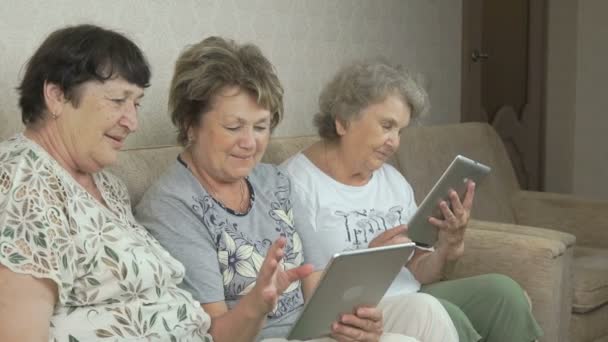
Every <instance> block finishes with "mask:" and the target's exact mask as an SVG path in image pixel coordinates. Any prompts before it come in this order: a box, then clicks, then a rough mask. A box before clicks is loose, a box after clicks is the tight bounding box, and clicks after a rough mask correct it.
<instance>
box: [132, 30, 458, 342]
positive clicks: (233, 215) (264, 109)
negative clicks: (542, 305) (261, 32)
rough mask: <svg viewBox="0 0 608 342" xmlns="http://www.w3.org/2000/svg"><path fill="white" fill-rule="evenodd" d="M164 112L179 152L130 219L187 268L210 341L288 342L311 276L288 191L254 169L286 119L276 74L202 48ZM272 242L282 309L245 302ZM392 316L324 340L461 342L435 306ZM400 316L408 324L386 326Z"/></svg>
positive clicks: (184, 62) (421, 299) (419, 305)
mask: <svg viewBox="0 0 608 342" xmlns="http://www.w3.org/2000/svg"><path fill="white" fill-rule="evenodd" d="M169 107H170V112H171V119H172V121H173V123H174V125H175V126H176V127H177V131H178V141H179V142H180V143H181V144H182V145H183V146H184V149H183V151H182V152H181V153H180V154H179V155H178V156H177V158H176V161H175V163H174V164H173V165H172V166H171V167H170V168H169V169H168V171H167V172H166V173H165V174H164V175H163V176H162V177H161V178H160V179H159V180H158V181H157V182H156V183H155V184H154V185H152V186H151V188H150V189H148V191H147V192H146V193H145V195H144V197H143V198H142V201H141V202H140V204H139V205H138V206H137V208H136V216H137V218H138V219H139V220H140V221H141V222H142V223H143V224H144V225H145V226H146V227H147V228H148V229H149V230H150V231H151V232H152V234H153V235H154V236H155V237H157V238H158V240H159V241H160V243H161V244H162V245H163V246H164V247H165V248H167V249H168V250H169V251H170V252H171V253H172V254H173V255H175V256H176V258H177V259H179V260H180V261H181V262H182V263H184V265H186V276H185V281H184V283H183V288H185V289H186V290H188V291H189V292H191V293H192V294H193V296H194V298H195V299H196V300H198V301H200V302H201V303H202V306H203V308H204V309H205V311H206V312H207V313H209V315H210V316H211V318H212V324H211V331H210V332H211V334H212V335H213V337H214V340H216V341H231V342H232V341H249V340H253V339H255V338H257V339H267V338H284V337H286V336H287V334H288V332H289V329H290V327H291V326H292V325H293V323H294V322H295V320H296V319H297V318H298V316H299V314H300V313H301V311H302V308H303V305H304V302H305V300H306V299H307V298H308V295H307V293H302V282H301V279H302V278H305V277H306V276H308V274H309V273H310V272H311V271H312V269H311V267H310V265H307V264H305V261H306V258H307V256H306V254H305V253H304V252H303V250H302V241H301V240H300V236H299V234H298V230H299V229H298V227H297V226H298V222H297V221H295V220H294V219H293V210H292V201H293V196H294V193H293V189H292V182H291V180H290V178H289V177H288V175H287V174H286V173H284V172H283V171H281V170H279V169H278V168H277V167H276V166H273V165H269V164H264V163H260V160H261V158H262V156H263V154H264V152H265V151H266V147H267V146H268V142H269V139H270V135H271V132H272V131H273V129H274V128H275V127H276V126H277V125H278V124H279V122H280V121H281V118H282V116H283V88H282V86H281V83H280V82H279V79H278V77H277V75H276V73H275V70H274V67H273V66H272V64H271V63H270V62H269V61H268V60H267V59H266V57H264V56H263V54H262V53H261V51H260V50H259V49H258V48H257V47H255V46H254V45H250V44H245V45H239V44H237V43H235V42H233V41H230V40H225V39H222V38H219V37H211V38H207V39H205V40H203V41H201V42H200V43H197V44H194V45H192V46H190V47H188V48H187V49H186V50H185V51H184V52H183V53H182V54H181V55H180V57H179V58H178V60H177V62H176V65H175V73H174V76H173V80H172V82H171V91H170V95H169ZM272 241H279V242H278V243H280V245H281V247H282V249H281V251H282V254H281V259H280V264H281V266H280V267H278V268H277V269H276V270H275V273H274V275H273V277H272V279H274V280H275V282H276V284H277V286H276V293H277V294H278V297H268V298H266V297H264V299H266V300H264V301H261V300H253V299H252V298H256V297H251V295H250V294H251V293H252V292H260V291H259V289H258V288H259V287H260V283H259V279H260V277H261V276H262V273H263V269H262V268H261V262H262V260H263V258H264V255H266V254H267V253H268V251H269V247H270V246H271V244H272ZM311 242H312V241H311ZM275 243H277V242H275ZM285 274H294V276H293V277H290V278H288V277H286V276H285ZM261 293H262V294H264V292H261ZM387 305H391V303H388V304H387ZM392 305H393V306H395V307H396V308H395V309H394V310H393V316H394V317H387V316H383V312H382V310H381V309H380V308H374V307H361V308H358V309H357V310H356V312H354V313H344V314H343V315H341V317H339V319H337V320H336V321H335V322H333V323H332V322H328V323H327V324H328V326H330V324H331V331H332V333H331V337H328V338H324V339H321V340H334V339H335V340H338V341H378V340H382V341H409V340H411V338H409V337H407V335H411V336H414V337H415V338H418V339H421V340H423V341H437V342H440V341H455V340H456V339H457V337H456V331H455V329H454V327H453V325H452V323H451V321H450V319H449V317H448V315H447V313H446V312H445V310H444V309H443V308H442V307H441V304H439V302H437V301H436V300H435V299H434V298H432V297H431V296H428V295H422V294H417V295H415V296H412V297H411V298H408V300H403V301H400V302H398V303H397V304H394V303H393V304H392ZM406 313H407V314H406ZM399 314H404V315H407V316H409V317H411V319H410V320H408V322H399V324H394V323H391V322H398V320H397V319H396V317H397V316H398V315H399ZM230 319H232V320H233V321H235V322H237V321H238V322H239V326H238V328H237V329H235V326H234V325H230V324H227V323H225V322H226V321H229V320H230ZM391 319H392V320H391ZM260 328H261V329H262V330H261V333H260V334H258V330H259V329H260Z"/></svg>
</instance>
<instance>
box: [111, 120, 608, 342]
mask: <svg viewBox="0 0 608 342" xmlns="http://www.w3.org/2000/svg"><path fill="white" fill-rule="evenodd" d="M316 139H317V138H316V137H293V138H275V139H272V141H271V144H270V145H269V148H268V151H267V152H266V155H265V157H264V161H265V162H271V163H280V162H281V161H283V160H284V159H285V158H287V157H288V156H290V155H292V154H293V153H295V152H297V151H299V150H301V149H302V148H304V147H306V146H307V145H309V144H310V143H312V142H313V141H315V140H316ZM179 151H180V148H179V147H175V146H164V147H154V148H142V149H133V150H127V151H124V152H122V153H121V156H120V160H119V162H118V164H117V166H115V167H114V168H113V171H114V172H115V173H116V174H118V175H119V176H120V177H122V178H123V179H124V180H125V181H126V183H127V186H128V188H129V192H130V194H131V198H132V200H133V202H134V203H137V201H139V199H140V198H141V195H142V193H143V191H144V190H145V189H146V187H147V186H148V185H149V184H150V183H151V182H152V181H153V180H154V179H156V178H157V177H158V176H159V175H160V173H162V171H163V169H164V168H165V167H166V166H167V165H169V163H172V162H174V160H175V158H176V156H177V153H178V152H179ZM459 153H460V154H464V155H466V156H469V157H471V158H475V159H478V160H480V161H482V162H484V163H486V164H488V165H491V166H492V167H493V169H494V170H493V173H492V174H491V176H490V177H489V178H488V179H486V181H485V183H484V184H483V185H482V186H480V187H479V189H478V195H477V201H476V202H475V207H474V211H473V216H474V217H475V218H477V219H479V220H473V221H472V222H471V224H470V228H471V229H469V230H468V233H467V237H466V248H467V250H466V253H465V256H464V257H463V258H462V259H461V260H460V261H459V263H458V264H457V265H456V267H455V269H454V270H453V271H452V272H451V273H450V274H449V275H448V277H449V278H458V277H465V276H470V275H475V274H483V273H488V272H498V273H502V274H507V275H509V276H511V277H513V278H514V279H515V280H516V281H518V282H519V283H520V284H521V285H522V286H523V287H524V288H525V289H526V291H527V292H528V293H529V295H530V297H531V299H532V303H533V310H534V314H535V316H536V317H537V319H538V321H539V323H540V325H541V326H542V327H543V329H544V331H545V336H544V337H543V338H542V341H551V342H553V341H567V340H568V336H569V326H570V321H571V310H572V294H573V281H572V280H573V275H572V266H573V264H576V265H577V267H576V268H575V273H576V275H577V277H578V279H577V280H580V278H581V277H585V276H589V278H588V280H585V281H581V282H579V281H575V284H576V286H577V287H576V288H577V292H575V298H576V300H577V302H575V315H574V318H573V319H572V322H573V323H572V332H573V333H574V334H575V335H576V336H577V337H574V338H573V339H572V341H591V340H593V338H595V337H597V336H595V335H596V333H595V332H594V333H593V336H591V334H588V333H587V330H589V329H591V330H594V331H600V330H601V328H605V326H607V325H608V324H602V323H601V322H599V323H598V321H597V320H598V318H596V317H595V314H593V313H591V314H587V313H580V314H579V311H578V310H579V309H580V307H577V306H576V305H579V304H582V305H583V306H585V305H587V306H585V308H587V307H589V306H588V304H589V302H588V301H589V300H591V299H593V300H595V297H594V296H595V295H594V294H592V293H591V292H593V291H592V288H591V285H595V284H596V283H594V282H593V281H596V280H597V279H595V278H593V279H591V278H592V276H593V274H592V273H593V271H592V270H588V269H586V268H585V265H581V263H579V262H578V261H577V257H578V256H580V257H581V258H591V259H593V258H595V257H597V256H598V255H596V254H595V253H596V251H598V250H599V249H598V248H601V247H606V246H607V245H608V238H607V237H608V230H606V229H603V230H602V228H606V222H607V220H606V218H605V217H602V216H601V215H606V214H605V213H606V212H608V210H605V209H608V204H607V203H604V202H592V201H584V202H579V201H577V200H573V199H571V198H570V197H569V196H560V195H550V194H539V193H530V192H525V191H521V190H520V189H519V185H518V184H517V181H516V178H515V175H514V172H513V169H512V167H511V164H510V163H509V160H508V157H507V155H506V153H505V150H504V147H503V145H502V143H501V142H500V140H499V139H498V137H497V135H496V133H495V132H494V131H493V130H492V129H491V128H490V127H489V126H487V125H484V124H458V125H450V126H436V127H417V128H410V129H408V130H407V131H406V132H405V133H404V136H403V138H402V144H401V148H400V150H399V152H398V153H397V155H396V158H395V159H394V160H393V164H394V165H395V166H396V167H397V168H398V169H399V170H400V171H401V172H403V173H404V174H405V176H406V178H407V179H408V180H409V181H410V183H411V184H412V186H413V187H414V189H415V192H416V196H417V199H418V201H420V200H421V199H422V197H423V196H424V195H425V194H426V192H427V191H428V190H429V189H430V187H431V186H432V184H433V183H434V182H435V180H436V179H437V178H438V177H439V175H440V173H441V172H442V171H443V170H444V168H445V167H446V166H447V165H448V164H449V162H450V161H451V159H452V158H453V157H454V156H455V155H456V154H459ZM587 205H590V206H591V207H587ZM604 208H605V209H604ZM566 209H567V210H566ZM570 210H572V211H573V212H574V213H573V215H574V216H572V217H573V218H568V219H567V218H566V215H567V213H566V211H570ZM596 210H597V211H596ZM602 210H603V211H602ZM590 213H594V214H593V215H587V214H590ZM589 216H591V217H589ZM568 217H570V216H568ZM490 221H493V222H490ZM497 222H501V223H497ZM531 226H537V227H553V228H556V229H559V230H561V231H563V232H560V231H556V230H549V229H543V228H536V227H531ZM573 234H574V235H576V236H577V237H578V238H579V241H583V242H584V243H585V246H586V247H585V248H584V249H580V255H579V253H578V252H579V249H577V251H576V252H575V251H574V248H573V246H574V242H575V237H574V235H573ZM606 260H608V259H606ZM594 262H595V264H594V265H596V266H598V267H599V268H602V267H603V268H604V271H605V265H606V263H605V262H604V264H602V262H601V261H598V260H596V259H594ZM598 262H599V264H598ZM581 270H584V271H581ZM605 275H606V274H605V272H604V276H605ZM604 278H605V277H604ZM592 280H593V281H592ZM604 284H605V283H604ZM579 289H580V290H581V291H582V292H580V293H579V292H578V290H579ZM589 291H591V292H589ZM602 291H606V289H602ZM579 297H580V298H579ZM605 297H606V294H605V293H604V297H602V298H603V299H606V298H605ZM586 301H587V302H586ZM604 302H605V300H604ZM606 309H607V308H606V305H604V308H603V309H601V310H603V311H605V310H606ZM603 311H602V313H600V314H599V317H600V319H601V318H602V317H605V314H604V313H603ZM579 316H580V317H579ZM586 316H590V317H591V316H593V317H591V319H590V320H589V322H590V323H587V322H586V321H587V319H586V318H584V317H586ZM604 323H608V319H604ZM590 336H591V337H590ZM598 336H599V335H598Z"/></svg>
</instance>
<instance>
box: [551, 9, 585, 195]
mask: <svg viewBox="0 0 608 342" xmlns="http://www.w3.org/2000/svg"><path fill="white" fill-rule="evenodd" d="M577 4H578V1H577V0H574V1H573V0H549V1H548V12H549V13H548V16H547V18H548V29H547V83H546V84H547V88H546V94H545V101H546V106H545V112H546V118H545V141H546V146H545V175H544V176H545V184H544V187H545V190H547V191H551V192H560V193H572V190H573V182H574V178H573V177H574V176H573V173H574V166H573V159H574V119H575V113H576V57H577V46H576V41H577V39H576V38H577V32H578V26H577V20H578V16H577V13H578V12H577V7H578V5H577Z"/></svg>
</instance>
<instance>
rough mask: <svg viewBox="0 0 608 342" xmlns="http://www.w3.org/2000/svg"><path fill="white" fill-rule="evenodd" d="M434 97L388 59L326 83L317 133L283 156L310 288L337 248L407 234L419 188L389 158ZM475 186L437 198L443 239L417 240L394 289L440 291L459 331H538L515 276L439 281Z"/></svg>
mask: <svg viewBox="0 0 608 342" xmlns="http://www.w3.org/2000/svg"><path fill="white" fill-rule="evenodd" d="M428 102H429V101H428V96H427V94H426V92H425V90H424V89H423V88H422V87H420V86H419V85H418V84H417V83H416V81H415V80H414V79H413V78H412V77H411V76H410V75H409V74H408V73H406V72H405V71H403V70H401V69H400V68H397V67H393V66H392V65H390V64H389V63H387V62H385V61H383V60H371V61H365V62H358V63H354V64H352V65H349V66H347V67H345V68H343V69H342V70H340V71H339V72H338V73H337V75H336V76H335V77H334V78H333V79H332V80H331V81H330V82H329V83H328V84H327V85H326V86H325V88H324V89H323V91H322V92H321V95H320V98H319V106H320V110H319V113H318V114H316V116H315V117H314V123H315V125H316V126H317V128H318V133H319V136H320V137H321V139H320V141H318V142H317V143H315V144H313V145H311V146H310V147H308V148H307V149H305V150H304V151H302V152H300V153H299V154H297V155H295V156H293V157H292V158H290V159H289V160H287V161H286V162H285V163H284V165H283V167H284V169H285V170H286V171H287V172H288V173H289V174H290V175H291V178H292V182H293V187H294V213H295V221H296V222H298V225H297V227H296V228H297V231H298V233H299V234H300V236H301V237H302V241H303V246H304V247H303V248H304V253H305V255H306V256H307V260H308V261H309V262H311V263H312V264H313V267H314V268H315V271H314V272H313V273H312V274H311V275H309V276H308V277H307V278H306V279H305V280H304V294H305V295H306V293H308V292H309V291H311V290H312V289H313V288H314V287H315V286H316V283H317V282H318V280H319V278H320V276H321V273H322V272H321V271H322V270H323V268H324V267H325V264H326V263H327V261H328V260H329V259H330V258H331V255H332V254H334V253H336V252H339V251H342V250H347V249H359V248H367V247H374V246H382V245H388V244H393V243H401V242H406V241H409V238H408V237H407V226H406V225H405V223H406V222H407V221H408V219H409V218H410V217H411V215H412V214H413V213H414V212H415V211H416V208H417V207H416V203H415V200H414V194H413V191H412V188H411V186H410V185H409V184H408V182H407V181H406V180H405V179H404V177H403V176H402V175H401V174H400V173H399V172H398V171H397V170H396V169H395V168H393V167H392V166H391V165H389V164H387V163H386V161H387V160H388V159H389V158H390V157H391V156H392V155H393V153H394V152H395V151H396V150H397V149H398V147H399V138H400V135H401V133H402V132H403V130H404V128H406V127H407V126H408V125H409V124H410V122H411V120H413V119H416V118H417V117H419V116H421V115H422V114H423V113H424V112H426V110H427V108H428ZM429 158H432V156H429ZM474 189H475V184H473V183H471V182H470V183H469V184H468V186H467V192H466V194H465V197H464V199H463V200H462V201H461V200H460V198H459V197H458V195H457V194H456V193H455V192H452V193H451V194H449V198H450V202H451V203H449V204H448V203H446V202H442V203H440V204H439V209H440V211H441V212H442V214H443V217H444V218H445V219H443V220H439V219H436V218H430V219H429V221H430V222H431V223H432V224H433V225H435V226H436V227H437V228H438V229H439V238H438V241H437V243H436V244H435V246H433V248H430V249H428V248H426V249H424V248H419V249H417V251H416V253H415V254H414V256H413V257H412V258H411V259H410V260H409V261H407V263H406V264H405V267H404V268H403V270H402V272H401V273H400V274H399V276H398V277H397V279H396V280H395V282H394V283H393V284H392V286H391V289H389V292H390V293H389V294H388V295H390V294H391V293H413V292H418V291H421V292H426V293H428V294H431V295H433V296H435V297H436V298H438V299H439V300H440V301H441V303H442V304H443V305H444V307H445V308H446V310H447V311H448V313H449V314H450V317H451V318H452V320H453V322H454V324H455V326H456V328H457V330H458V335H459V339H460V341H479V340H482V341H522V342H523V341H533V340H535V339H536V338H537V337H538V336H539V335H541V334H542V332H541V330H540V328H539V327H538V325H537V323H536V321H535V320H534V317H533V316H532V314H531V311H530V307H529V304H528V302H527V300H526V296H525V293H524V291H523V290H522V289H521V287H520V286H519V285H518V284H517V283H515V282H514V281H513V280H511V279H510V278H508V277H506V276H502V275H498V274H488V275H482V276H477V277H472V278H467V279H459V280H453V281H441V282H440V281H439V280H440V278H441V275H442V272H443V269H444V267H445V266H446V265H447V264H449V263H451V262H453V261H455V260H457V259H458V258H459V257H460V256H462V254H463V253H464V233H465V230H466V226H467V223H468V220H469V216H470V211H471V207H472V203H473V197H474V191H475V190H474ZM371 221H373V222H376V223H377V224H376V226H375V229H373V232H372V236H369V235H367V239H364V238H363V235H364V234H369V233H370V231H369V229H366V227H368V226H369V225H368V224H365V223H366V222H371ZM364 230H365V231H364ZM368 241H369V243H368ZM421 285H422V286H421ZM385 298H386V297H385ZM401 319H402V320H403V321H407V320H408V319H410V318H408V317H402V318H401Z"/></svg>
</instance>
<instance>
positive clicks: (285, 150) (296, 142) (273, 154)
mask: <svg viewBox="0 0 608 342" xmlns="http://www.w3.org/2000/svg"><path fill="white" fill-rule="evenodd" d="M317 140H319V137H318V136H314V135H310V136H302V137H287V138H272V139H270V143H269V144H268V148H267V149H266V152H265V153H264V157H263V158H262V162H264V163H269V164H275V165H278V164H281V163H282V162H283V161H284V160H285V159H287V158H289V157H291V156H293V155H294V154H296V153H298V152H300V151H301V150H303V149H305V148H306V147H308V146H309V145H311V144H312V143H314V142H315V141H317Z"/></svg>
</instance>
